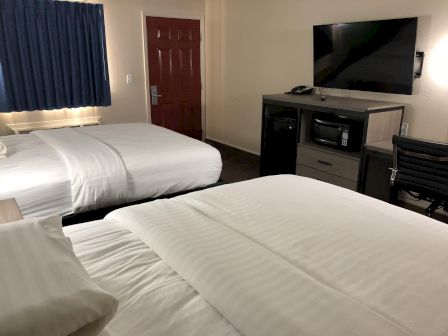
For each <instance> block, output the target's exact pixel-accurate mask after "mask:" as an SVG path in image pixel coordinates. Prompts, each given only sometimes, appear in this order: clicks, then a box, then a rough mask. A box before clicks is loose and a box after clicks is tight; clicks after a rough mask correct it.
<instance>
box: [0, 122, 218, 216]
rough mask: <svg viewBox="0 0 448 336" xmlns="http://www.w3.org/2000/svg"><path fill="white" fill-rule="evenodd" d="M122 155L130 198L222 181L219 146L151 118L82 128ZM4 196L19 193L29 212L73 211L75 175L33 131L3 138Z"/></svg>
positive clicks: (0, 184) (0, 191) (0, 171)
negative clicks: (151, 121) (5, 154)
mask: <svg viewBox="0 0 448 336" xmlns="http://www.w3.org/2000/svg"><path fill="white" fill-rule="evenodd" d="M77 130H78V131H79V132H83V133H85V134H88V135H90V136H92V137H94V138H96V139H98V140H100V141H102V142H103V143H105V144H106V145H108V146H111V147H112V148H113V149H114V150H115V151H116V152H118V153H119V155H120V156H121V157H122V159H123V161H124V163H125V165H126V169H127V171H128V183H129V185H128V192H129V195H130V196H129V198H128V199H127V201H133V200H139V199H144V198H150V197H158V196H161V195H164V194H170V193H175V192H179V191H183V190H189V189H193V188H198V187H203V186H206V185H209V184H213V183H215V182H217V181H218V179H219V176H220V174H221V168H222V162H221V156H220V154H219V152H218V151H217V150H216V149H215V148H213V147H211V146H209V145H207V144H205V143H203V142H200V141H197V140H195V139H192V138H188V137H186V136H183V135H181V134H178V133H175V132H172V131H170V130H167V129H165V128H161V127H158V126H155V125H151V124H138V123H137V124H113V125H101V126H91V127H84V128H79V129H77ZM0 139H1V141H2V142H3V143H4V144H5V145H6V146H7V148H8V158H7V159H4V160H0V199H5V198H16V199H17V201H18V204H19V207H20V209H21V211H22V213H23V214H24V216H25V217H32V216H35V217H36V216H39V217H41V216H48V215H53V214H59V215H63V216H64V215H68V214H71V213H73V206H72V198H71V188H70V186H71V181H70V178H69V174H68V171H67V168H66V166H65V164H64V162H63V160H62V159H61V158H60V157H59V155H58V154H57V153H56V152H55V151H54V150H53V149H52V148H51V147H49V146H48V145H47V144H45V143H44V142H43V141H42V140H40V139H39V138H37V137H36V136H35V135H33V134H28V135H13V136H4V137H1V138H0Z"/></svg>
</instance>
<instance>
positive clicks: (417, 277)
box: [75, 176, 448, 336]
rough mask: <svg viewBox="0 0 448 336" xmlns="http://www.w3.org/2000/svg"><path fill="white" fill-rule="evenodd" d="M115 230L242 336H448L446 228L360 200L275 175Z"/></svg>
mask: <svg viewBox="0 0 448 336" xmlns="http://www.w3.org/2000/svg"><path fill="white" fill-rule="evenodd" d="M107 220H112V221H114V222H116V223H119V225H120V226H122V227H124V228H126V229H128V230H130V231H131V232H132V233H133V234H134V235H136V236H137V237H138V238H139V239H141V240H142V241H143V242H145V243H146V244H147V246H150V248H151V249H152V250H153V251H154V252H155V253H156V254H157V255H158V256H160V258H161V259H162V261H163V263H164V264H166V265H168V266H170V267H171V268H172V269H174V271H175V272H176V274H177V275H178V276H181V277H182V278H183V279H185V280H186V281H187V283H188V284H189V286H191V287H192V288H193V289H195V290H196V291H197V292H198V293H199V294H200V296H201V297H202V299H204V300H205V301H206V302H208V303H209V304H210V307H209V308H208V309H211V310H213V311H214V310H216V311H217V312H219V313H220V314H222V316H223V317H224V318H225V319H226V320H227V321H228V322H229V323H230V324H231V325H232V326H233V327H234V328H235V329H236V330H238V331H239V332H240V333H241V334H244V335H248V336H251V335H254V336H255V335H257V336H263V335H269V336H271V335H304V336H308V335H319V336H320V335H337V336H349V335H363V336H366V335H375V336H378V335H380V336H382V335H385V336H387V335H400V336H401V335H428V336H429V335H434V336H435V335H439V336H446V335H448V318H447V317H448V281H446V279H447V278H448V227H447V226H446V225H444V224H442V223H440V222H437V221H435V220H432V219H429V218H426V217H423V216H420V215H418V214H415V213H412V212H409V211H407V210H404V209H400V208H397V207H394V206H391V205H389V204H386V203H383V202H380V201H377V200H375V199H372V198H369V197H366V196H363V195H360V194H357V193H354V192H352V191H349V190H346V189H343V188H339V187H336V186H333V185H329V184H326V183H323V182H318V181H315V180H311V179H307V178H302V177H297V176H275V177H267V178H262V179H256V180H252V181H246V182H242V183H238V184H233V185H226V186H221V187H217V188H213V189H209V190H204V191H201V192H197V193H192V194H189V195H185V196H180V197H177V198H174V199H171V200H161V201H155V202H152V203H148V204H141V205H137V206H133V207H129V208H124V209H120V210H117V211H115V212H113V213H111V214H110V215H109V216H108V217H107ZM75 248H76V243H75ZM93 265H94V264H93ZM90 268H92V265H90ZM93 268H95V267H93ZM109 276H111V275H109ZM166 295H167V296H169V295H170V293H168V292H167V293H166ZM163 309H168V312H169V309H170V308H169V307H166V306H165V307H164V308H163ZM154 310H155V311H156V312H157V307H154ZM142 314H144V312H142ZM148 314H149V315H148V316H150V315H151V312H148ZM118 316H120V311H119V312H118ZM174 316H175V313H174V310H173V317H174ZM190 318H191V319H194V318H195V314H194V313H193V314H192V315H191V317H190ZM196 318H199V316H196ZM198 325H200V323H199V324H198ZM112 326H113V322H112ZM111 331H112V332H113V331H114V330H113V329H112V330H111ZM156 334H157V333H155V334H154V335H156ZM167 334H169V333H167ZM174 334H176V335H184V334H191V330H189V333H182V328H181V329H177V332H176V333H174ZM193 334H194V333H193ZM196 334H197V335H200V334H201V333H196ZM218 334H220V333H219V332H218V330H217V333H216V335H218ZM207 335H213V333H212V334H210V333H207Z"/></svg>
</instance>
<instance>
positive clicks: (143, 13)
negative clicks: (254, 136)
mask: <svg viewBox="0 0 448 336" xmlns="http://www.w3.org/2000/svg"><path fill="white" fill-rule="evenodd" d="M147 16H152V17H161V18H167V19H189V20H198V21H199V22H200V32H201V41H200V42H201V43H200V49H201V50H200V55H201V127H202V140H205V138H206V129H205V127H206V122H205V118H206V111H205V97H206V94H205V88H206V85H205V75H206V73H205V64H206V63H205V38H204V37H205V20H204V16H182V15H168V14H166V13H164V14H160V13H153V12H148V11H141V20H142V30H143V55H144V59H143V63H144V64H143V67H144V73H145V101H146V119H147V122H148V123H152V121H151V98H150V92H149V91H150V85H149V65H148V36H147V35H148V31H147V29H146V17H147Z"/></svg>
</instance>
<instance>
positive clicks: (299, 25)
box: [205, 0, 448, 153]
mask: <svg viewBox="0 0 448 336" xmlns="http://www.w3.org/2000/svg"><path fill="white" fill-rule="evenodd" d="M205 7H206V21H207V23H206V31H207V35H206V51H207V137H208V138H211V139H215V140H218V141H221V142H223V143H227V144H230V145H233V146H235V147H239V148H243V149H246V150H248V151H251V152H256V153H258V152H259V146H260V134H261V96H262V95H263V94H269V93H280V92H284V91H286V90H288V89H290V88H291V87H292V86H295V85H298V84H308V85H312V83H313V60H312V57H313V56H312V55H313V52H312V26H313V25H316V24H325V23H335V22H349V21H362V20H374V19H386V18H398V17H411V16H425V17H424V18H423V20H422V24H421V27H420V28H421V30H422V32H419V33H421V34H420V35H421V36H419V42H418V44H419V46H420V47H422V48H423V50H424V51H426V54H427V61H426V63H425V68H424V75H423V78H422V79H420V80H418V81H417V82H416V86H415V92H416V94H415V95H413V96H404V95H390V94H379V93H363V92H355V91H345V94H346V95H347V94H349V95H350V96H352V97H360V98H371V99H378V100H386V101H393V102H403V103H406V104H408V108H407V110H406V116H405V121H407V122H409V123H410V127H409V135H411V136H415V137H422V138H426V139H432V140H438V141H448V101H447V99H448V65H444V64H448V63H447V62H448V61H446V60H448V1H447V0H426V1H416V0H338V1H334V0H319V1H317V0H281V1H279V0H245V1H241V0H206V5H205ZM444 39H446V41H447V42H446V46H445V47H443V46H442V40H444ZM440 50H442V51H440ZM443 50H444V51H443ZM437 59H441V60H442V64H440V62H437ZM443 62H445V63H444V64H443ZM333 94H339V95H340V94H341V91H340V90H334V91H333Z"/></svg>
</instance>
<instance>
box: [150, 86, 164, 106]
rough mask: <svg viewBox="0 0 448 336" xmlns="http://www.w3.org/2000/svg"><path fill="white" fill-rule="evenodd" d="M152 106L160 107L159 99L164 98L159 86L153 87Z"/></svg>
mask: <svg viewBox="0 0 448 336" xmlns="http://www.w3.org/2000/svg"><path fill="white" fill-rule="evenodd" d="M150 91H151V105H153V106H157V105H159V98H162V97H163V95H161V94H159V88H158V87H157V85H151V90H150Z"/></svg>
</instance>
